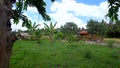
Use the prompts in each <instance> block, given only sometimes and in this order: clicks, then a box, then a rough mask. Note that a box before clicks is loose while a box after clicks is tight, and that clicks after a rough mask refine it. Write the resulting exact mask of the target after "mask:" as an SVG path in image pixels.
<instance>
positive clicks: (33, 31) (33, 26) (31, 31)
mask: <svg viewBox="0 0 120 68" xmlns="http://www.w3.org/2000/svg"><path fill="white" fill-rule="evenodd" d="M38 26H40V24H36V23H35V22H34V23H33V25H32V24H31V25H30V27H29V28H28V31H29V33H30V35H31V39H34V38H35V32H36V30H37V27H38Z"/></svg>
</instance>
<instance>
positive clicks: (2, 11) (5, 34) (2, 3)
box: [0, 0, 16, 68]
mask: <svg viewBox="0 0 120 68" xmlns="http://www.w3.org/2000/svg"><path fill="white" fill-rule="evenodd" d="M11 5H12V4H11V3H10V0H0V68H9V61H10V56H11V52H12V46H13V43H14V42H15V40H16V36H15V34H13V33H11V23H10V19H11V18H12V17H11V16H12V15H13V14H12V7H11Z"/></svg>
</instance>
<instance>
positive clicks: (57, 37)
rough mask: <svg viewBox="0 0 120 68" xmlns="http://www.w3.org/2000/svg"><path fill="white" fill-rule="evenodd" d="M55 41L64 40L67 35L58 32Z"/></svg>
mask: <svg viewBox="0 0 120 68" xmlns="http://www.w3.org/2000/svg"><path fill="white" fill-rule="evenodd" d="M55 39H57V40H63V39H65V35H64V34H63V33H62V32H58V33H57V34H55Z"/></svg>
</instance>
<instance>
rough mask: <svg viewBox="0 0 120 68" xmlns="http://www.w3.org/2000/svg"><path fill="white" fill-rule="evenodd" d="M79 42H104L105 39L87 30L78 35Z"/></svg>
mask: <svg viewBox="0 0 120 68" xmlns="http://www.w3.org/2000/svg"><path fill="white" fill-rule="evenodd" d="M78 37H79V40H84V41H102V40H103V37H102V36H101V35H98V34H93V33H89V32H88V31H87V30H85V29H83V30H81V31H80V32H79V33H78Z"/></svg>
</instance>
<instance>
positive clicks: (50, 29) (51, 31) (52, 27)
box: [44, 22, 57, 43]
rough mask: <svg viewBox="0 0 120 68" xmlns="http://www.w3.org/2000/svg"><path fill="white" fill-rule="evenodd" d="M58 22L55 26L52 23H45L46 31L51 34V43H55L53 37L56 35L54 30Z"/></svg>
mask: <svg viewBox="0 0 120 68" xmlns="http://www.w3.org/2000/svg"><path fill="white" fill-rule="evenodd" d="M56 24H57V22H56V23H55V24H52V22H50V25H47V24H46V23H44V25H45V29H46V30H47V31H48V34H49V38H50V42H51V43H52V42H53V39H54V38H53V35H54V28H55V26H56Z"/></svg>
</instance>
